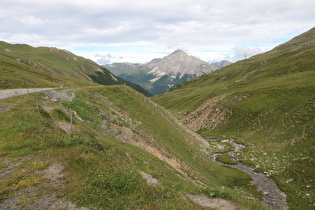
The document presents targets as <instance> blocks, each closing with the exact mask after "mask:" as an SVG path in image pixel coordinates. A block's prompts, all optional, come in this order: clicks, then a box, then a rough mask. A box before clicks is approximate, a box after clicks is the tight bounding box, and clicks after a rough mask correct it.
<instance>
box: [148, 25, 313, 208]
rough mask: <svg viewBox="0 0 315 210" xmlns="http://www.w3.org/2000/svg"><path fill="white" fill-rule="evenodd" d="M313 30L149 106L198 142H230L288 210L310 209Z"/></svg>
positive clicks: (167, 94) (178, 88) (185, 86)
mask: <svg viewBox="0 0 315 210" xmlns="http://www.w3.org/2000/svg"><path fill="white" fill-rule="evenodd" d="M314 40H315V28H313V29H311V30H310V31H308V32H306V33H304V34H302V35H300V36H298V37H296V38H294V39H292V40H291V41H289V42H288V43H285V44H282V45H280V46H279V47H276V48H275V49H274V50H272V51H270V52H267V53H264V54H260V55H257V56H254V57H252V58H249V59H246V60H243V61H239V62H237V63H235V64H232V65H230V66H227V67H225V68H223V69H221V70H218V71H215V72H213V73H211V74H209V75H205V76H202V77H201V78H198V79H193V80H190V81H188V82H185V83H183V84H181V85H179V86H177V87H176V88H173V89H172V91H170V92H168V93H165V94H163V95H161V96H156V97H154V98H153V100H154V101H155V102H157V103H158V104H160V105H162V106H164V107H165V108H167V109H168V110H170V111H171V112H172V113H173V114H175V115H176V116H177V118H178V119H180V120H181V121H182V122H183V123H184V124H186V125H187V126H188V127H189V128H190V129H192V130H193V131H196V132H198V133H199V134H201V135H202V136H203V137H205V138H233V139H236V140H237V141H239V142H242V143H244V144H246V145H248V147H247V148H246V149H245V150H244V152H242V154H241V159H242V161H243V162H244V163H246V164H247V165H249V166H251V167H253V168H255V170H256V171H260V172H264V173H266V174H268V175H270V176H271V177H272V178H274V179H275V180H276V182H277V184H278V185H279V186H280V188H281V189H282V190H283V191H284V192H285V193H286V194H287V196H288V199H287V200H288V202H289V205H290V207H291V208H292V209H312V208H313V207H314V206H313V205H314V203H315V192H314V186H315V180H314V175H313V174H314V164H315V157H314V154H315V153H314V139H315V133H314V130H315V127H314V125H315V59H314V55H315V43H314Z"/></svg>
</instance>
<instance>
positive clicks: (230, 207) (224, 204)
mask: <svg viewBox="0 0 315 210" xmlns="http://www.w3.org/2000/svg"><path fill="white" fill-rule="evenodd" d="M187 197H188V198H190V199H191V200H192V201H193V202H195V203H197V204H199V205H200V206H202V207H210V208H214V209H220V210H234V209H236V206H235V205H234V204H233V203H232V202H230V201H227V200H224V199H222V198H209V197H208V196H205V195H192V194H187Z"/></svg>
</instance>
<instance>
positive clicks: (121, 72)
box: [106, 50, 219, 95]
mask: <svg viewBox="0 0 315 210" xmlns="http://www.w3.org/2000/svg"><path fill="white" fill-rule="evenodd" d="M106 68H108V69H109V70H110V71H111V72H112V73H113V74H115V75H117V76H119V77H122V78H124V79H126V80H128V81H131V82H134V83H136V84H139V85H141V86H142V87H144V88H145V89H146V90H148V91H149V92H151V93H152V94H153V95H157V94H161V93H164V92H166V91H168V90H169V89H170V88H172V87H174V86H176V85H178V84H180V83H182V82H184V81H187V80H190V79H192V78H196V77H200V76H202V75H204V74H208V73H210V72H213V71H215V70H217V69H219V67H217V66H215V65H212V64H209V63H207V62H205V61H202V60H200V59H198V58H196V57H194V56H189V55H188V54H187V53H185V52H184V51H182V50H176V51H174V52H173V53H171V54H170V55H168V56H165V57H164V58H155V59H152V60H151V61H150V62H148V63H145V64H129V63H113V64H111V65H107V66H106Z"/></svg>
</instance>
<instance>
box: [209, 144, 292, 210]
mask: <svg viewBox="0 0 315 210" xmlns="http://www.w3.org/2000/svg"><path fill="white" fill-rule="evenodd" d="M208 141H219V140H218V139H208ZM221 142H227V143H229V144H231V145H232V146H233V147H234V149H233V150H231V151H229V152H227V154H229V155H231V156H232V159H233V160H235V161H236V162H237V164H235V165H229V164H224V163H221V162H219V161H217V160H216V157H217V156H218V155H221V154H224V153H214V154H213V155H212V157H211V160H212V161H214V162H215V163H217V164H220V165H228V166H230V167H233V168H238V169H240V170H242V171H243V172H245V173H247V174H248V175H250V176H251V177H252V179H253V183H254V184H256V185H257V187H258V189H259V190H260V191H261V192H262V194H263V197H262V199H263V201H262V202H263V204H264V205H265V206H267V207H268V208H269V209H281V210H282V209H288V205H287V202H286V195H285V194H284V193H283V192H281V190H280V189H279V188H278V185H277V184H276V182H275V181H274V180H273V179H271V178H269V177H267V176H266V175H265V174H263V173H256V172H254V171H253V170H252V169H251V168H249V167H247V166H246V165H244V164H243V163H241V162H239V161H238V159H237V156H238V154H237V152H238V151H240V150H242V149H243V148H245V146H244V145H242V144H237V143H235V142H234V141H233V140H230V139H228V140H221Z"/></svg>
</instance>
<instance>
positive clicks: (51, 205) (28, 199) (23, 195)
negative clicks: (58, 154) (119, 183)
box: [0, 163, 87, 210]
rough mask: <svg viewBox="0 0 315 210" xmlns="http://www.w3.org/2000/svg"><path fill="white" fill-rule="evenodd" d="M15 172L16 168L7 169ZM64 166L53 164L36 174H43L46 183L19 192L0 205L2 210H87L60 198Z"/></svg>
mask: <svg viewBox="0 0 315 210" xmlns="http://www.w3.org/2000/svg"><path fill="white" fill-rule="evenodd" d="M6 169H7V170H10V171H12V170H14V168H12V167H11V168H10V167H8V168H6ZM63 169H64V166H63V165H61V164H59V163H54V164H51V165H50V166H49V167H48V168H47V169H45V170H43V171H35V172H34V173H40V174H42V177H43V178H44V179H46V181H45V182H44V183H42V184H40V185H37V186H29V187H26V188H24V189H21V190H18V191H17V192H16V193H15V194H14V195H13V196H10V198H8V199H5V200H4V201H3V202H2V203H0V209H71V210H77V209H80V210H87V208H78V207H76V205H75V204H73V203H71V202H69V201H65V200H64V199H62V198H58V190H59V189H61V188H63V187H64V186H63V180H62V178H63V177H64V174H63V173H62V170H63Z"/></svg>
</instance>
